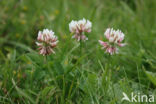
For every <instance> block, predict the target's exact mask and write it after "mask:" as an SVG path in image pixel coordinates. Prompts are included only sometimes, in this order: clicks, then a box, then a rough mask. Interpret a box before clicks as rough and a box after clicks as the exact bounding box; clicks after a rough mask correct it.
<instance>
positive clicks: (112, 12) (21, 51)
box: [0, 0, 156, 104]
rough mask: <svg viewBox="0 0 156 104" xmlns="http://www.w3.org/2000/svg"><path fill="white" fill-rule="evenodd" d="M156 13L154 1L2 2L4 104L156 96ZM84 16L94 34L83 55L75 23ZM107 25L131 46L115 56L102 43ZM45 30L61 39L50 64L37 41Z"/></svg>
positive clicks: (88, 103)
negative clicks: (71, 25) (74, 33)
mask: <svg viewBox="0 0 156 104" xmlns="http://www.w3.org/2000/svg"><path fill="white" fill-rule="evenodd" d="M155 11H156V0H0V103H2V104H18V103H19V104H129V103H128V102H121V98H122V92H126V93H127V94H128V95H130V93H131V92H140V93H143V94H153V95H156V90H155V86H156V12H155ZM82 18H86V19H89V20H90V21H91V22H92V32H91V33H88V34H86V35H87V36H88V38H89V40H88V41H86V42H85V45H84V47H83V54H82V55H81V56H80V54H79V44H78V43H77V42H76V41H75V40H73V39H71V35H72V34H71V33H70V32H69V23H70V21H71V20H79V19H82ZM108 27H113V28H115V29H121V30H122V32H124V33H125V43H127V45H126V46H125V47H123V48H122V49H121V50H120V54H118V55H114V56H112V57H111V58H110V57H109V55H107V54H105V53H104V51H103V50H101V47H100V45H99V43H98V40H99V39H101V40H103V39H104V35H103V33H104V31H105V30H106V29H107V28H108ZM44 28H48V29H52V30H53V31H54V32H55V35H57V36H58V39H59V44H58V46H57V48H56V49H55V51H56V55H50V56H48V57H47V62H46V63H45V62H44V57H43V56H41V55H38V53H37V46H36V44H35V42H36V38H37V34H38V31H39V30H43V29H44ZM111 86H114V87H111ZM112 88H113V89H112ZM133 104H134V103H133ZM142 104H144V103H142ZM145 104H146V103H145ZM147 104H148V103H147Z"/></svg>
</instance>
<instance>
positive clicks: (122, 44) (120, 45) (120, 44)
mask: <svg viewBox="0 0 156 104" xmlns="http://www.w3.org/2000/svg"><path fill="white" fill-rule="evenodd" d="M125 45H126V43H118V46H119V47H124V46H125Z"/></svg>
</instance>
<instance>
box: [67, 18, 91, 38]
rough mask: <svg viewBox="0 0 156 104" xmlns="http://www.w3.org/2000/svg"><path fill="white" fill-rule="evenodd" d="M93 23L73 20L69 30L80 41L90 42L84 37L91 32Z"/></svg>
mask: <svg viewBox="0 0 156 104" xmlns="http://www.w3.org/2000/svg"><path fill="white" fill-rule="evenodd" d="M91 27H92V23H91V22H90V21H89V20H86V19H84V18H83V19H82V20H79V21H74V20H72V21H71V22H70V23H69V30H70V32H71V33H73V34H74V36H73V38H75V39H77V40H78V41H80V40H84V41H85V40H88V38H87V37H86V36H85V35H84V33H85V32H88V33H89V32H91Z"/></svg>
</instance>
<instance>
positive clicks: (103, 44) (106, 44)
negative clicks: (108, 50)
mask: <svg viewBox="0 0 156 104" xmlns="http://www.w3.org/2000/svg"><path fill="white" fill-rule="evenodd" d="M99 43H100V44H101V45H102V46H103V47H104V48H105V47H107V46H108V43H107V42H103V41H101V40H99Z"/></svg>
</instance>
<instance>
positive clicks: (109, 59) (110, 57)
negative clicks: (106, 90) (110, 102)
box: [108, 54, 118, 104]
mask: <svg viewBox="0 0 156 104" xmlns="http://www.w3.org/2000/svg"><path fill="white" fill-rule="evenodd" d="M111 60H112V56H111V55H110V54H108V61H109V62H112V61H111ZM111 66H112V64H111ZM111 74H112V72H111ZM110 77H111V79H112V75H111V76H110ZM111 87H112V91H113V96H114V98H115V104H118V103H117V101H116V95H115V90H114V84H113V83H111Z"/></svg>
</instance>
